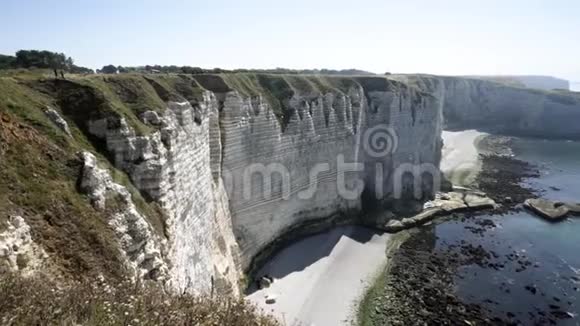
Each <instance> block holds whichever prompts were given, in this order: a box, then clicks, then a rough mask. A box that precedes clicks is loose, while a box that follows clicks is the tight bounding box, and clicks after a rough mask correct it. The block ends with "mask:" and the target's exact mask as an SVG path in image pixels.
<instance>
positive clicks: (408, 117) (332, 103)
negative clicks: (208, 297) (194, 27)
mask: <svg viewBox="0 0 580 326" xmlns="http://www.w3.org/2000/svg"><path fill="white" fill-rule="evenodd" d="M378 80H379V81H384V84H383V85H381V86H380V87H377V88H376V89H371V88H367V89H365V85H364V81H361V84H362V86H358V87H353V88H350V89H349V90H347V91H346V92H344V93H343V92H337V91H334V92H327V93H325V94H323V95H319V96H305V95H302V94H299V93H298V94H294V95H293V96H292V97H291V98H290V100H289V101H288V106H289V108H291V110H292V111H293V112H294V114H293V115H292V117H291V118H290V119H289V122H288V124H287V126H286V127H285V129H284V131H282V127H281V126H280V124H279V122H278V120H277V119H276V117H275V115H274V113H273V112H272V110H271V109H270V108H269V105H268V104H267V103H265V102H263V101H260V100H258V101H252V100H250V99H244V98H241V97H240V96H239V95H238V94H236V93H228V94H227V95H226V96H225V100H224V103H223V109H222V114H221V119H220V120H221V130H222V139H223V140H224V142H223V158H222V168H223V175H224V180H227V183H228V184H229V185H230V187H228V188H229V189H228V190H229V191H228V196H229V199H230V211H231V214H232V222H233V225H234V233H235V235H236V239H237V242H238V244H239V245H240V249H241V253H242V255H241V264H242V267H243V268H244V269H246V268H247V267H248V266H249V264H250V262H251V260H252V258H253V257H254V256H255V255H256V254H257V253H258V252H259V251H260V250H262V249H264V248H265V247H266V246H268V244H270V243H271V242H272V241H274V240H275V239H276V238H278V237H280V236H281V235H283V234H284V233H286V232H287V231H288V230H289V229H292V228H293V227H295V226H296V225H299V224H301V223H307V222H308V221H312V220H319V219H325V218H332V217H336V216H337V215H339V214H347V213H356V212H359V211H360V210H361V209H362V208H363V199H362V193H363V191H364V192H365V194H367V195H368V196H369V197H371V198H374V199H376V200H377V201H381V200H384V199H385V198H390V197H392V196H393V178H394V171H395V169H396V167H398V166H400V165H401V164H403V163H411V164H423V163H428V164H433V165H435V166H438V163H439V151H440V146H441V142H440V131H441V111H440V107H439V102H438V101H437V100H436V99H435V98H434V97H432V96H429V95H426V94H423V93H420V92H418V91H415V90H413V89H411V88H408V87H406V86H404V85H400V84H397V83H388V82H386V81H385V80H384V79H378ZM387 126H388V127H390V128H392V129H390V130H389V133H387V132H385V131H384V130H379V129H377V127H381V128H382V127H387ZM375 130H377V131H379V134H378V135H373V134H372V132H373V131H375ZM381 131H383V134H382V136H383V137H386V138H383V139H373V138H372V137H375V136H379V137H380V136H381V134H380V132H381ZM376 140H378V141H379V142H380V141H384V142H385V143H383V144H382V145H383V146H384V147H383V148H379V149H377V148H369V146H374V145H376V144H374V143H371V142H373V141H376ZM379 146H381V145H380V144H379ZM389 147H390V148H389ZM381 150H382V151H384V153H380V151H381ZM355 164H358V166H355Z"/></svg>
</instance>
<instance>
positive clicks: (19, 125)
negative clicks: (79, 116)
mask: <svg viewBox="0 0 580 326" xmlns="http://www.w3.org/2000/svg"><path fill="white" fill-rule="evenodd" d="M43 82H46V81H41V80H37V81H34V84H35V86H39V85H38V84H37V83H43ZM29 85H30V81H25V80H20V79H14V78H0V119H1V123H0V158H1V159H0V222H3V221H5V220H6V219H7V218H8V217H9V216H10V215H22V216H23V218H24V219H25V220H26V221H27V223H28V224H30V226H31V229H32V234H33V237H34V240H35V241H37V242H39V243H40V244H41V245H42V246H43V247H44V248H45V249H46V250H47V252H48V253H49V254H50V255H51V257H52V261H53V262H54V264H55V266H56V268H57V269H58V270H59V271H60V272H62V273H63V274H65V275H72V276H73V277H77V276H79V275H90V274H91V273H103V274H105V275H111V276H115V277H120V276H121V275H122V274H123V273H124V272H123V264H122V263H121V260H120V258H119V255H118V253H119V252H118V247H117V245H116V243H117V241H116V238H115V235H114V233H113V232H112V230H111V229H110V227H109V225H108V216H106V214H103V213H101V212H97V211H95V210H94V209H93V208H92V206H91V205H90V202H89V200H88V198H86V196H84V195H82V194H80V193H79V191H78V189H77V180H78V179H79V177H80V173H81V166H82V162H81V160H80V158H79V156H77V154H76V153H78V152H80V151H85V150H87V151H91V152H93V153H98V151H97V148H96V147H95V144H94V142H92V141H91V140H90V139H89V138H88V137H87V135H86V134H85V133H84V132H83V131H82V128H80V127H79V126H77V124H76V123H74V121H73V119H72V118H71V117H70V116H68V120H69V126H70V129H71V132H72V134H73V137H72V138H71V137H68V136H67V135H66V134H65V133H64V132H62V131H61V130H60V129H58V128H57V127H55V125H54V124H53V123H52V122H51V121H49V120H48V118H47V117H46V116H45V114H44V112H43V109H44V108H45V107H46V106H49V105H50V106H51V107H53V108H55V109H57V110H58V109H59V106H58V105H59V104H60V100H59V99H58V98H53V97H51V96H50V95H51V94H54V93H53V92H51V91H50V90H47V89H46V85H44V86H43V87H40V86H39V87H36V88H32V87H29ZM76 87H77V86H76V85H75V88H76ZM61 114H62V113H61ZM63 116H64V117H65V118H66V117H67V116H66V115H64V114H63ZM99 158H100V161H101V165H103V166H105V167H108V168H109V169H110V170H111V171H112V175H113V176H114V178H115V179H116V181H117V182H119V183H121V184H123V185H125V186H126V187H127V188H128V189H129V191H130V192H131V193H132V196H133V201H134V202H135V203H136V205H137V208H138V209H139V210H140V211H141V212H142V213H143V214H144V215H145V216H146V217H147V218H148V220H149V221H150V222H151V224H152V225H153V227H154V229H155V230H156V231H157V232H158V233H159V234H160V235H162V236H163V235H164V228H165V226H164V217H163V215H162V213H161V210H160V209H159V207H158V206H157V204H155V203H147V202H146V201H145V200H144V199H143V197H142V196H141V195H140V193H139V192H138V191H137V190H136V189H135V188H134V187H133V186H132V184H131V182H130V181H129V179H128V177H127V175H126V174H124V173H122V172H120V171H118V170H115V169H114V168H113V167H112V166H111V164H110V163H108V161H107V160H106V159H105V157H104V156H103V155H102V154H101V155H99ZM0 224H1V223H0Z"/></svg>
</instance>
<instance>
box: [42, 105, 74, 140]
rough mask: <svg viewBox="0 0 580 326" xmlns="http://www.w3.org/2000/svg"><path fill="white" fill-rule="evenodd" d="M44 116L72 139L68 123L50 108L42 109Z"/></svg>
mask: <svg viewBox="0 0 580 326" xmlns="http://www.w3.org/2000/svg"><path fill="white" fill-rule="evenodd" d="M44 114H46V116H47V117H48V118H49V119H50V121H52V122H53V123H54V124H55V125H56V126H57V127H58V128H59V129H60V130H62V131H63V132H64V133H65V134H67V136H69V137H72V134H71V133H70V129H69V127H68V122H66V120H65V119H63V118H62V117H61V116H60V114H59V113H58V112H57V111H56V110H55V109H53V108H51V107H46V108H45V109H44Z"/></svg>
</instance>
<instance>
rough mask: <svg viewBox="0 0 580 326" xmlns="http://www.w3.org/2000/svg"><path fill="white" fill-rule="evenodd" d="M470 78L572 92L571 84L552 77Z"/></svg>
mask: <svg viewBox="0 0 580 326" xmlns="http://www.w3.org/2000/svg"><path fill="white" fill-rule="evenodd" d="M468 78H477V79H483V80H489V81H495V82H499V83H504V84H506V85H509V86H516V87H527V88H535V89H543V90H546V91H551V90H555V89H560V90H570V82H569V81H567V80H565V79H560V78H556V77H552V76H527V75H515V76H508V75H506V76H470V77H468Z"/></svg>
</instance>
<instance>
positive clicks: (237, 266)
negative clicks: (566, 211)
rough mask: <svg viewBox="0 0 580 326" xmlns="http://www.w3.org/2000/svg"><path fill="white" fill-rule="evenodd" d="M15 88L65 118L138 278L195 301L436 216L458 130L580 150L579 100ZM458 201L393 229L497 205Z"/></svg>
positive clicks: (385, 81)
mask: <svg viewBox="0 0 580 326" xmlns="http://www.w3.org/2000/svg"><path fill="white" fill-rule="evenodd" d="M2 82H4V83H12V81H5V80H4V81H2ZM10 86H11V87H13V88H15V89H17V90H19V89H20V88H22V91H23V92H24V91H26V92H37V91H38V90H39V91H38V93H41V94H42V95H37V96H39V102H41V103H44V102H47V103H48V102H49V103H57V104H58V106H55V107H54V109H51V110H52V111H47V112H46V115H42V114H41V115H42V117H43V118H44V119H47V121H48V122H47V123H45V122H44V121H43V122H42V123H44V124H43V125H48V126H50V127H46V128H54V127H55V126H56V128H58V129H57V130H60V131H62V132H64V133H66V134H67V135H69V137H65V138H66V140H60V141H61V142H68V143H70V144H72V145H70V146H71V148H75V149H77V150H78V149H82V151H81V152H82V154H81V159H80V161H81V165H82V166H81V173H80V175H79V180H78V185H79V186H80V187H79V188H80V190H81V192H82V193H83V194H86V196H87V197H88V199H87V198H80V199H79V201H82V200H85V201H86V200H90V202H91V204H92V205H93V207H94V209H95V210H97V211H99V212H101V213H102V214H104V215H107V216H108V219H107V223H108V226H109V227H110V228H111V229H112V230H113V233H114V235H115V237H116V246H117V247H118V249H119V251H120V252H121V254H122V255H121V256H122V257H123V259H124V260H125V264H126V265H127V266H129V267H130V268H131V269H132V270H134V272H135V276H138V277H143V278H148V279H156V280H160V281H165V282H166V283H167V284H168V285H170V286H171V287H172V288H174V289H176V290H178V291H180V292H183V291H188V292H196V293H197V292H210V291H214V290H217V291H227V292H231V293H234V294H238V293H239V290H240V289H239V287H240V286H241V285H242V283H241V282H240V280H241V279H243V273H244V272H248V271H250V270H251V269H252V268H253V267H254V265H255V263H256V261H257V260H259V259H260V258H263V257H265V256H267V255H268V254H269V253H271V252H272V251H273V250H275V249H276V248H275V247H276V246H278V245H281V244H283V243H284V241H285V240H289V239H291V238H292V237H293V236H296V235H301V234H304V233H309V232H316V231H320V230H323V229H324V228H327V227H330V226H331V225H333V224H336V223H367V222H368V221H362V220H361V218H360V216H362V214H361V212H367V211H372V210H373V209H376V208H385V207H387V208H388V207H389V205H391V206H392V205H395V204H397V203H401V202H403V203H405V202H413V203H414V205H415V206H419V207H421V206H422V204H423V202H424V201H426V200H428V199H432V198H433V196H434V194H435V192H436V191H438V190H439V188H440V186H441V185H442V184H443V183H444V180H441V175H440V171H439V169H438V167H439V161H440V157H441V147H442V141H441V130H442V127H443V124H444V123H445V124H447V125H449V126H458V127H462V128H469V127H481V128H495V129H497V130H500V131H501V130H503V131H510V132H512V133H522V134H524V133H526V134H544V135H545V136H553V137H571V138H573V137H580V125H578V124H577V123H575V121H578V120H579V119H578V117H579V116H580V105H579V104H578V103H579V102H578V99H576V97H574V96H572V95H562V94H560V93H557V92H553V93H550V92H543V91H535V90H529V89H520V88H513V87H508V86H505V85H501V84H496V83H493V82H489V81H482V80H471V79H461V78H450V77H449V78H448V77H432V76H388V77H383V76H376V77H369V76H365V77H324V76H296V75H283V76H275V75H267V74H241V73H240V74H232V75H227V74H224V75H166V76H165V75H145V76H143V75H135V76H133V75H128V76H122V75H119V76H106V77H102V76H94V77H91V76H89V77H83V78H81V79H80V80H78V81H75V80H66V81H65V80H60V81H56V82H51V83H47V82H45V81H42V80H41V81H37V82H34V81H31V82H28V84H26V85H24V86H23V85H18V86H15V85H10ZM25 87H30V88H28V89H27V88H25ZM12 106H13V107H14V108H19V107H17V106H16V105H12ZM45 107H46V106H43V108H45ZM43 108H40V109H41V110H42V109H43ZM19 109H20V108H19ZM28 109H29V110H31V112H32V111H34V110H37V108H36V107H34V106H33V105H32V104H31V108H28ZM53 111H54V112H53ZM19 112H21V111H19ZM34 114H36V111H34V112H33V113H30V115H29V116H33V117H35V118H38V117H37V115H34ZM27 118H28V117H27ZM0 131H1V130H0ZM60 131H59V132H60ZM6 135H8V136H10V135H12V132H11V131H6ZM71 135H72V136H71ZM73 136H74V137H73ZM75 137H76V138H79V139H76V138H75ZM81 137H82V139H80V138H81ZM7 139H8V138H7ZM0 145H1V144H0ZM1 149H2V147H1V146H0V150H1ZM90 151H93V152H98V155H95V154H92V153H90ZM55 164H56V163H55ZM66 164H70V162H67V163H66ZM67 171H68V170H67ZM55 173H56V172H55ZM127 176H128V179H129V180H128V181H127V182H125V181H123V180H124V179H126V177H127ZM134 188H136V190H135V189H134ZM132 191H135V193H136V197H138V198H135V196H133V195H132ZM445 196H446V197H445V198H443V197H438V198H436V200H435V202H433V203H432V204H433V205H434V206H433V207H431V208H429V210H428V211H427V212H426V213H424V215H419V216H416V217H414V219H408V220H403V221H392V218H393V216H386V215H384V216H382V217H381V218H380V224H381V225H382V226H385V225H386V226H388V225H389V223H390V225H391V226H393V223H395V224H396V223H400V224H401V225H403V226H404V225H406V224H408V225H411V224H413V225H414V224H420V223H423V222H426V221H427V220H429V218H430V217H431V216H432V215H430V214H431V213H433V212H435V213H433V214H439V213H440V212H447V211H452V210H455V209H469V208H474V207H480V206H484V207H488V206H491V205H493V202H490V201H489V200H488V199H487V198H485V197H484V196H482V195H481V194H477V193H467V194H465V193H450V194H447V195H445ZM137 199H139V200H143V201H144V202H145V203H141V204H139V202H138V201H137ZM143 205H144V206H147V205H155V206H156V207H159V209H160V210H161V211H162V212H163V214H162V216H163V221H161V223H153V221H152V220H150V219H151V217H150V216H149V214H148V213H146V210H144V209H143V207H141V206H143ZM395 227H396V225H395ZM280 239H282V240H283V241H280ZM2 254H4V255H6V250H4V252H2ZM10 259H12V258H10Z"/></svg>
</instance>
